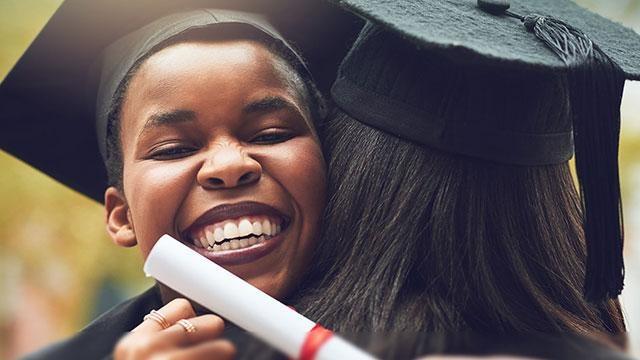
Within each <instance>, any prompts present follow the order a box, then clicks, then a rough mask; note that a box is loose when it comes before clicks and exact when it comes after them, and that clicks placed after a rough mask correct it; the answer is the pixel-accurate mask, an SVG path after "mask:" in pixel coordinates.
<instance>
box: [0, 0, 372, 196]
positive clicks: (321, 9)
mask: <svg viewBox="0 0 640 360" xmlns="http://www.w3.org/2000/svg"><path fill="white" fill-rule="evenodd" d="M210 8H215V9H225V10H227V11H226V12H224V13H221V12H220V11H219V10H216V11H214V12H213V13H212V12H211V11H209V12H207V11H204V10H200V11H194V10H195V9H210ZM234 11H236V12H234ZM240 12H247V13H251V14H253V15H251V14H247V13H240ZM176 14H179V15H176ZM259 15H263V16H264V18H261V17H260V16H259ZM174 16H177V17H174ZM172 17H174V18H172ZM161 18H164V19H165V24H164V25H163V23H162V20H160V22H159V21H158V19H161ZM249 18H250V19H249ZM171 21H173V23H171ZM246 21H248V22H250V23H251V26H255V27H256V28H258V29H259V30H260V31H261V32H264V33H265V34H266V35H268V36H269V37H274V38H276V39H275V40H278V39H277V38H278V37H279V36H280V35H279V34H282V35H281V36H282V37H283V38H285V39H286V41H287V42H288V44H292V45H291V46H292V47H294V48H295V49H296V50H297V51H299V53H300V55H301V56H302V57H303V58H304V60H305V61H306V64H305V65H306V67H307V68H308V69H309V70H310V72H311V73H312V74H313V77H314V79H315V80H316V82H317V84H318V86H319V88H320V90H328V88H329V86H330V84H331V81H332V80H333V79H334V78H335V71H336V68H337V66H338V64H339V62H340V60H341V58H342V57H343V56H344V54H345V53H346V51H347V50H348V47H349V45H350V44H351V43H350V40H351V41H352V40H353V38H354V37H355V35H356V34H357V31H358V30H359V29H360V27H361V26H362V22H361V21H359V20H358V19H356V18H355V17H353V16H351V15H349V14H347V13H345V12H343V11H340V10H339V9H337V8H335V7H334V6H332V5H330V4H328V3H326V2H322V1H307V0H302V1H299V0H298V1H296V0H271V1H259V0H134V1H132V0H100V1H86V0H66V1H65V2H64V3H63V4H62V5H61V6H60V8H59V9H58V10H57V11H56V13H55V14H54V15H53V17H52V18H51V19H50V21H49V22H48V23H47V25H46V26H45V27H44V29H43V30H42V31H41V33H40V34H39V35H38V37H37V38H36V39H35V41H34V42H33V43H32V44H31V46H30V47H29V48H28V49H27V51H26V52H25V54H24V55H23V56H22V58H21V59H20V60H19V62H18V63H17V64H16V65H15V67H14V68H13V69H12V71H11V72H10V73H9V75H8V76H7V77H6V78H5V79H4V81H3V82H2V84H1V86H0V109H1V110H0V119H2V130H1V131H0V148H2V150H5V151H7V152H9V153H10V154H12V155H14V156H16V157H18V158H20V159H22V160H23V161H25V162H27V163H29V164H30V165H32V166H34V167H36V168H37V169H39V170H41V171H43V172H45V173H47V174H48V175H50V176H51V177H53V178H55V179H56V180H58V181H60V182H62V183H64V184H66V185H68V186H69V187H71V188H73V189H75V190H77V191H79V192H81V193H83V194H85V195H87V196H89V197H91V198H93V199H95V200H97V201H102V198H103V194H104V190H105V188H106V186H107V176H106V171H105V168H104V165H103V161H102V158H101V156H100V151H99V146H98V144H104V140H105V139H104V138H103V137H104V136H105V131H104V130H105V129H104V127H105V126H106V118H105V116H104V115H105V114H104V112H105V108H104V106H105V104H106V101H105V100H104V99H108V98H110V97H111V96H112V95H113V94H112V92H113V91H115V87H116V86H117V85H118V84H119V81H120V80H121V77H122V76H124V75H125V74H124V73H126V72H127V71H128V69H129V67H130V66H131V65H133V63H134V62H135V60H136V59H137V58H138V57H139V56H140V55H143V54H144V53H145V52H146V51H149V50H150V49H151V48H152V47H153V46H154V45H157V44H158V43H160V42H162V41H163V40H167V39H169V38H170V37H171V36H173V35H175V34H177V33H179V32H180V31H182V30H185V29H191V28H198V27H203V26H208V25H210V24H216V23H221V22H224V23H228V22H246ZM166 22H168V23H166ZM150 24H151V25H150ZM167 24H169V25H167ZM154 26H155V27H154ZM141 28H144V29H142V30H140V29H141ZM274 29H275V30H274ZM276 30H277V32H278V33H279V34H278V33H276ZM132 33H135V34H133V35H132ZM287 42H284V41H283V43H284V45H285V46H286V47H287V48H288V47H289V45H288V44H287ZM105 48H107V51H106V52H105ZM296 56H297V55H296ZM294 58H295V56H294ZM110 76H112V77H111V78H110ZM101 78H102V81H101ZM99 87H100V88H101V89H100V94H98V88H99ZM97 100H98V101H97ZM96 102H97V103H98V106H96ZM96 117H97V119H98V129H97V130H98V131H97V134H98V135H96Z"/></svg>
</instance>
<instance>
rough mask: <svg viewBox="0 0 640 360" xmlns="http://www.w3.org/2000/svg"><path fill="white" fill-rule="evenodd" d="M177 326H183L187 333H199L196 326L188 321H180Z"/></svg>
mask: <svg viewBox="0 0 640 360" xmlns="http://www.w3.org/2000/svg"><path fill="white" fill-rule="evenodd" d="M177 324H178V325H180V326H182V328H183V329H184V331H186V332H188V333H194V332H196V331H198V329H196V326H195V325H193V324H192V323H191V321H189V320H187V319H180V320H178V322H177Z"/></svg>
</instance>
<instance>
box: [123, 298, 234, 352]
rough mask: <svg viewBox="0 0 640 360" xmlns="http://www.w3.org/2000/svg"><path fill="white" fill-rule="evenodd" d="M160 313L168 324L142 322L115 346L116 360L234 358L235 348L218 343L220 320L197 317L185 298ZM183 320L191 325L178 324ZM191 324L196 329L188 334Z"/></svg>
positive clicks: (156, 321)
mask: <svg viewBox="0 0 640 360" xmlns="http://www.w3.org/2000/svg"><path fill="white" fill-rule="evenodd" d="M157 312H158V313H159V315H161V316H160V317H157V319H162V318H164V320H165V321H166V324H162V321H158V320H155V319H151V318H148V319H147V320H144V321H142V323H140V325H138V326H137V327H136V328H135V329H133V330H132V331H131V332H130V333H129V334H127V335H126V336H125V337H123V338H122V339H120V341H119V342H118V343H117V344H116V347H115V349H114V358H115V359H116V360H133V359H203V358H204V359H233V358H234V357H235V352H236V350H235V347H234V346H233V344H232V343H231V342H230V341H228V340H222V339H218V336H220V334H222V330H223V329H224V321H223V320H222V318H220V317H219V316H216V315H202V316H196V314H195V311H194V310H193V307H192V306H191V304H190V303H189V301H188V300H186V299H182V298H179V299H175V300H173V301H171V302H170V303H168V304H167V305H165V306H163V307H162V308H160V309H159V310H158V311H157ZM182 319H186V320H187V321H188V323H184V322H182V323H183V324H184V325H181V324H179V323H178V321H179V320H182ZM189 323H191V324H192V325H193V326H194V327H195V331H191V332H188V331H187V329H188V328H190V326H189ZM163 325H164V326H163ZM165 327H166V328H165ZM191 330H193V329H191Z"/></svg>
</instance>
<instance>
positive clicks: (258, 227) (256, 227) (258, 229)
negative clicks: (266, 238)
mask: <svg viewBox="0 0 640 360" xmlns="http://www.w3.org/2000/svg"><path fill="white" fill-rule="evenodd" d="M252 227H253V234H254V235H262V224H261V223H260V222H259V221H256V222H254V223H253V225H252Z"/></svg>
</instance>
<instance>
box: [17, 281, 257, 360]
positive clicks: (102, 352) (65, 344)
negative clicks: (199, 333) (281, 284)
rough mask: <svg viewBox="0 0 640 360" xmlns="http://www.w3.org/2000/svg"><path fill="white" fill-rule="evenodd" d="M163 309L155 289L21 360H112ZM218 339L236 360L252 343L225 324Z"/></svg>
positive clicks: (227, 323)
mask: <svg viewBox="0 0 640 360" xmlns="http://www.w3.org/2000/svg"><path fill="white" fill-rule="evenodd" d="M162 306H163V304H162V300H161V298H160V292H159V290H158V288H157V287H155V286H154V287H152V288H150V289H149V290H147V291H145V292H144V293H142V294H141V295H138V296H136V297H134V298H132V299H130V300H127V301H125V302H124V303H122V304H120V305H117V306H116V307H114V308H113V309H111V310H109V311H107V312H106V313H104V314H102V315H100V316H99V317H98V318H97V319H95V320H94V321H93V322H91V323H90V324H89V325H87V326H86V327H85V328H84V329H82V330H80V331H79V332H78V333H77V334H75V335H74V336H72V337H71V338H69V339H66V340H63V341H60V342H57V343H55V344H52V345H50V346H47V347H46V348H44V349H42V350H40V351H37V352H35V353H32V354H29V355H27V356H25V357H24V358H23V359H24V360H57V359H65V360H67V359H68V360H75V359H111V358H112V351H113V348H114V346H115V344H116V343H117V342H118V340H119V339H120V338H121V337H122V336H124V335H125V334H126V333H127V332H129V331H131V330H132V329H133V328H135V327H136V326H138V325H139V324H140V322H142V318H143V317H144V316H145V315H146V314H148V313H149V312H150V311H151V310H153V309H156V310H157V309H159V308H161V307H162ZM221 338H224V339H227V340H230V341H231V342H233V343H234V344H235V345H236V349H237V353H238V358H239V359H240V358H242V357H243V356H244V353H245V351H246V349H247V346H246V344H247V343H248V342H249V341H250V339H253V337H251V336H250V335H248V334H247V333H246V332H245V331H244V330H242V329H240V328H239V327H237V326H235V325H233V324H231V323H229V322H226V323H225V329H224V332H223V334H222V335H221Z"/></svg>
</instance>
